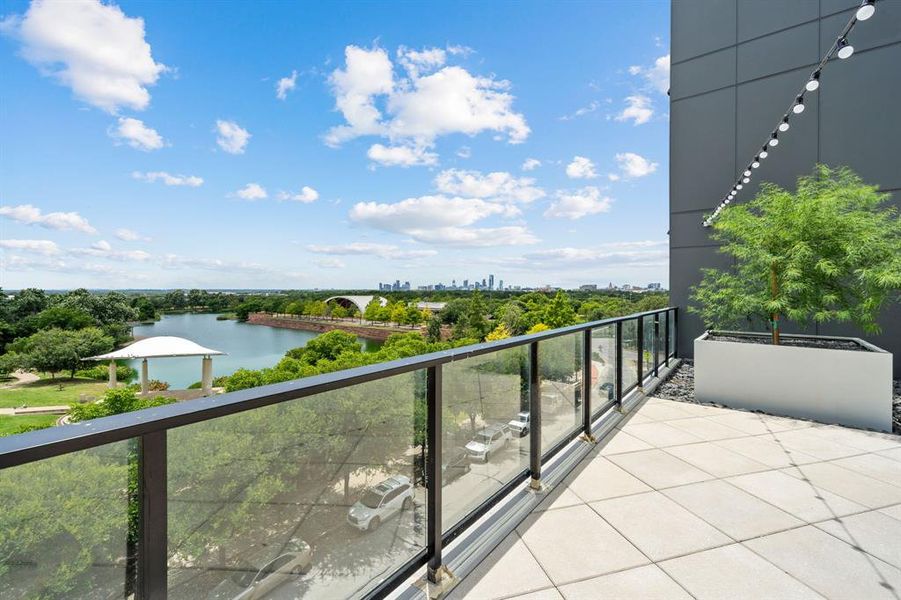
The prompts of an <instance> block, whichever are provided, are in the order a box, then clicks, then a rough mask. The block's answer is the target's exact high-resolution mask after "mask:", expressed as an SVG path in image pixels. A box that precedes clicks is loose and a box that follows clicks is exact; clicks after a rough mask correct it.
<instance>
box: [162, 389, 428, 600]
mask: <svg viewBox="0 0 901 600" xmlns="http://www.w3.org/2000/svg"><path fill="white" fill-rule="evenodd" d="M425 415H426V410H425V371H416V372H413V373H407V374H403V375H397V376H392V377H388V378H385V379H380V380H376V381H372V382H368V383H363V384H357V385H352V386H350V387H347V388H343V389H340V390H336V391H333V392H326V393H322V394H318V395H315V396H311V397H308V398H301V399H297V400H290V401H287V402H283V403H280V404H276V405H273V406H268V407H264V408H258V409H253V410H248V411H245V412H241V413H238V414H235V415H230V416H227V417H221V418H217V419H213V420H210V421H205V422H202V423H197V424H193V425H188V426H185V427H180V428H177V429H173V430H171V431H170V432H169V437H168V447H169V460H168V493H169V507H168V510H169V544H168V567H169V598H170V599H172V600H178V599H181V598H235V597H242V598H243V597H244V596H241V594H243V593H249V594H250V595H248V597H253V598H257V597H266V598H269V597H279V598H281V597H284V598H324V597H328V598H353V597H358V596H361V595H362V594H364V593H365V592H366V591H367V590H370V589H371V588H372V587H373V586H374V585H376V584H377V583H378V582H379V581H381V580H382V579H384V578H385V577H387V576H388V575H390V574H391V573H392V572H393V571H394V570H396V569H397V568H399V567H400V566H401V565H402V564H404V563H405V562H407V561H408V560H409V559H410V558H411V557H413V556H414V555H415V554H416V553H417V552H418V551H420V550H422V549H423V548H424V545H425V533H426V528H425V506H426V500H427V498H426V491H425V488H424V487H423V486H422V485H421V482H422V464H421V460H420V457H421V456H422V455H423V451H422V447H421V445H422V444H423V443H424V442H425V426H426V419H425ZM248 590H250V591H249V592H248Z"/></svg>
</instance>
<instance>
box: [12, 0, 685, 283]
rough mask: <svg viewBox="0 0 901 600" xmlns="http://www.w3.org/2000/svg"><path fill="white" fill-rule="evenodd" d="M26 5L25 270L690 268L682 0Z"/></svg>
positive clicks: (627, 275)
mask: <svg viewBox="0 0 901 600" xmlns="http://www.w3.org/2000/svg"><path fill="white" fill-rule="evenodd" d="M3 11H4V13H3V15H2V19H3V22H2V26H0V72H2V73H3V74H4V75H3V77H2V78H0V247H2V248H0V251H2V265H0V267H2V286H3V287H4V288H6V289H16V288H20V287H25V286H39V287H48V288H68V287H80V286H85V287H104V288H128V287H142V288H144V287H149V288H165V287H204V288H236V287H237V288H246V287H277V288H313V287H360V288H362V287H374V286H375V285H376V284H377V283H378V282H379V281H393V280H395V279H401V280H402V281H403V280H409V281H410V282H411V283H412V284H413V285H414V286H416V285H420V284H426V283H435V282H438V281H443V282H445V283H450V281H451V279H456V280H457V281H458V283H459V282H460V281H461V280H463V279H466V278H468V279H471V280H472V279H476V278H478V279H481V278H482V277H487V275H488V274H489V273H494V274H495V276H496V278H498V279H503V280H504V281H505V283H506V284H508V285H524V286H528V285H541V284H550V285H560V286H566V287H571V286H576V285H579V284H581V283H598V284H603V285H606V283H607V282H609V281H612V282H614V283H617V284H621V283H636V284H646V283H647V282H649V281H660V282H664V284H665V283H666V282H667V243H666V240H667V237H666V230H667V221H668V215H667V212H668V211H667V189H668V156H667V154H668V128H669V121H668V102H667V97H666V93H665V91H666V89H667V86H668V80H669V37H668V34H669V4H668V3H666V2H632V3H622V2H581V3H575V2H567V3H551V2H516V3H504V2H496V3H479V4H475V3H467V4H462V3H437V2H428V3H425V2H423V3H410V2H404V3H396V4H391V3H351V2H347V3H315V4H314V3H288V2H269V3H265V4H262V3H243V2H242V3H239V2H216V3H213V2H118V3H111V2H107V3H100V2H98V1H96V0H79V1H77V2H76V1H74V0H73V1H70V2H58V3H55V2H32V3H28V2H15V1H7V2H4V3H3Z"/></svg>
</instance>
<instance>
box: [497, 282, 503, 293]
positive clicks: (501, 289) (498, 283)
mask: <svg viewBox="0 0 901 600" xmlns="http://www.w3.org/2000/svg"><path fill="white" fill-rule="evenodd" d="M497 291H499V292H503V291H504V280H503V279H501V280H500V281H498V282H497Z"/></svg>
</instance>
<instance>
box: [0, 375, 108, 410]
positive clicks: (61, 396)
mask: <svg viewBox="0 0 901 600" xmlns="http://www.w3.org/2000/svg"><path fill="white" fill-rule="evenodd" d="M60 385H62V390H60ZM106 386H107V384H106V382H105V381H97V380H96V379H78V378H76V379H68V378H66V379H62V378H61V379H41V380H40V381H35V382H33V383H26V384H24V385H18V386H16V387H13V388H8V389H4V390H0V408H18V407H20V406H23V405H24V406H57V405H59V406H64V405H68V404H72V403H74V402H78V400H79V398H80V397H81V395H82V394H87V395H88V396H91V397H93V398H95V399H97V398H100V397H102V396H103V393H104V392H105V391H106V389H107V387H106Z"/></svg>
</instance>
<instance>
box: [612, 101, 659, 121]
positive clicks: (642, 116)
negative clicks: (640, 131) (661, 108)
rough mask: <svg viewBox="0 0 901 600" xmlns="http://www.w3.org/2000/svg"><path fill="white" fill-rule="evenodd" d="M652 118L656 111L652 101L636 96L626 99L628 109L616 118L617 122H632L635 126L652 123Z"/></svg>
mask: <svg viewBox="0 0 901 600" xmlns="http://www.w3.org/2000/svg"><path fill="white" fill-rule="evenodd" d="M652 116H654V109H653V108H651V99H650V98H648V97H647V96H642V95H641V94H636V95H634V96H629V97H627V98H626V108H624V109H623V111H622V112H621V113H619V114H618V115H616V117H615V118H616V120H617V121H632V124H633V125H643V124H645V123H647V122H648V121H650V120H651V117H652Z"/></svg>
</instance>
